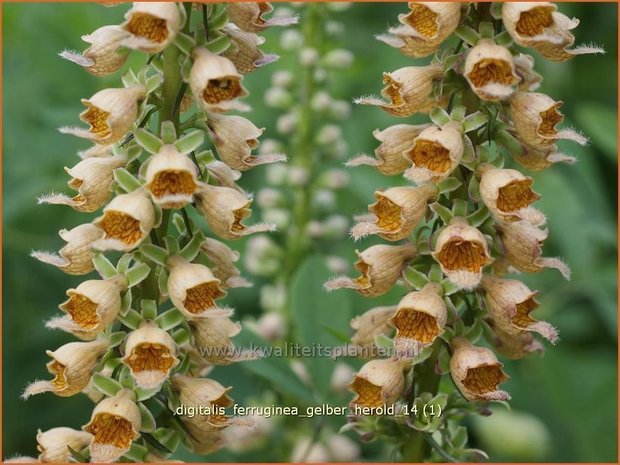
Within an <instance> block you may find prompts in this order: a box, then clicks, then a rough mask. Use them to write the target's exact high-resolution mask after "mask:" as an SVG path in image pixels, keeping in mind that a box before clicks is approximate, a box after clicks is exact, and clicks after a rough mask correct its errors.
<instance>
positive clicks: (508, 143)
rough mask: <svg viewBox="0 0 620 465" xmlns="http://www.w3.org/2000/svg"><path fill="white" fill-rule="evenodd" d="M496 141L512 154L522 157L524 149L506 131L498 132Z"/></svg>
mask: <svg viewBox="0 0 620 465" xmlns="http://www.w3.org/2000/svg"><path fill="white" fill-rule="evenodd" d="M495 141H496V142H497V143H499V144H500V145H502V146H504V147H505V148H506V150H508V152H510V153H512V154H516V155H520V154H521V153H522V152H523V147H521V144H520V143H519V141H518V140H517V139H516V138H515V137H514V136H513V135H512V134H510V133H509V132H508V131H506V130H501V131H497V133H496V134H495Z"/></svg>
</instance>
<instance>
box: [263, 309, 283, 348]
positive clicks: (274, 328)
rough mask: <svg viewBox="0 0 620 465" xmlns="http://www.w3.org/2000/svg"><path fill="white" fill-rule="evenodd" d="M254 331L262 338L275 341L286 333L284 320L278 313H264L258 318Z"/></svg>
mask: <svg viewBox="0 0 620 465" xmlns="http://www.w3.org/2000/svg"><path fill="white" fill-rule="evenodd" d="M256 331H257V333H258V335H259V336H260V337H261V338H262V339H264V340H266V341H270V342H275V341H278V340H280V339H282V338H283V337H284V336H285V335H286V322H285V321H284V318H283V317H282V315H281V314H279V313H275V312H269V313H265V314H263V315H262V316H261V317H260V318H259V319H258V321H257V324H256Z"/></svg>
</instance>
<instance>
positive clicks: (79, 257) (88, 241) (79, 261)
mask: <svg viewBox="0 0 620 465" xmlns="http://www.w3.org/2000/svg"><path fill="white" fill-rule="evenodd" d="M58 235H59V236H60V237H61V239H62V240H64V241H65V242H66V243H67V244H66V245H65V246H64V247H63V248H62V249H60V250H59V251H58V254H55V253H49V252H42V251H33V252H32V253H31V256H32V257H34V258H36V259H37V260H39V261H41V262H43V263H48V264H50V265H54V266H55V267H57V268H60V269H61V270H62V271H64V272H65V273H67V274H72V275H84V274H88V273H90V272H91V271H93V270H94V269H95V266H94V265H93V258H94V256H95V253H94V252H93V249H92V245H93V243H94V242H95V241H96V240H97V239H99V238H101V236H102V235H103V232H102V231H101V229H99V228H98V227H96V226H94V225H92V224H90V223H86V224H81V225H79V226H76V227H75V228H73V229H71V230H69V231H68V230H66V229H62V230H61V231H59V232H58Z"/></svg>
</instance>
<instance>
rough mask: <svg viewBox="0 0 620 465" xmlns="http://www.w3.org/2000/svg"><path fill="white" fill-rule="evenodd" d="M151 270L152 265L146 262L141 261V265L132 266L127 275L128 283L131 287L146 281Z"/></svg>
mask: <svg viewBox="0 0 620 465" xmlns="http://www.w3.org/2000/svg"><path fill="white" fill-rule="evenodd" d="M150 272H151V267H150V266H148V265H147V264H146V263H140V264H139V265H136V266H134V267H133V268H131V269H130V270H129V271H127V273H125V276H126V277H127V285H128V286H129V287H134V286H137V285H138V284H140V283H141V282H142V281H144V280H145V279H146V278H147V276H148V275H149V273H150Z"/></svg>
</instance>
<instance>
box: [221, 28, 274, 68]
mask: <svg viewBox="0 0 620 465" xmlns="http://www.w3.org/2000/svg"><path fill="white" fill-rule="evenodd" d="M222 31H223V32H224V33H225V34H226V35H227V36H228V37H230V40H232V42H233V43H234V44H235V46H236V50H234V49H233V48H232V47H231V48H229V49H228V50H227V51H226V52H224V56H225V57H226V58H228V59H230V61H232V62H233V64H234V65H235V68H237V71H239V72H240V73H243V74H247V73H251V72H253V71H256V70H257V69H258V68H260V67H262V66H265V65H268V64H269V63H273V62H274V61H276V60H278V58H279V57H278V55H274V54H267V55H266V54H264V53H263V52H262V51H261V50H260V49H259V47H260V46H261V45H262V44H264V43H265V38H264V37H262V36H259V35H256V34H253V33H251V32H244V31H242V30H241V29H239V28H238V27H235V26H234V25H232V24H228V25H227V26H224V27H223V28H222Z"/></svg>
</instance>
